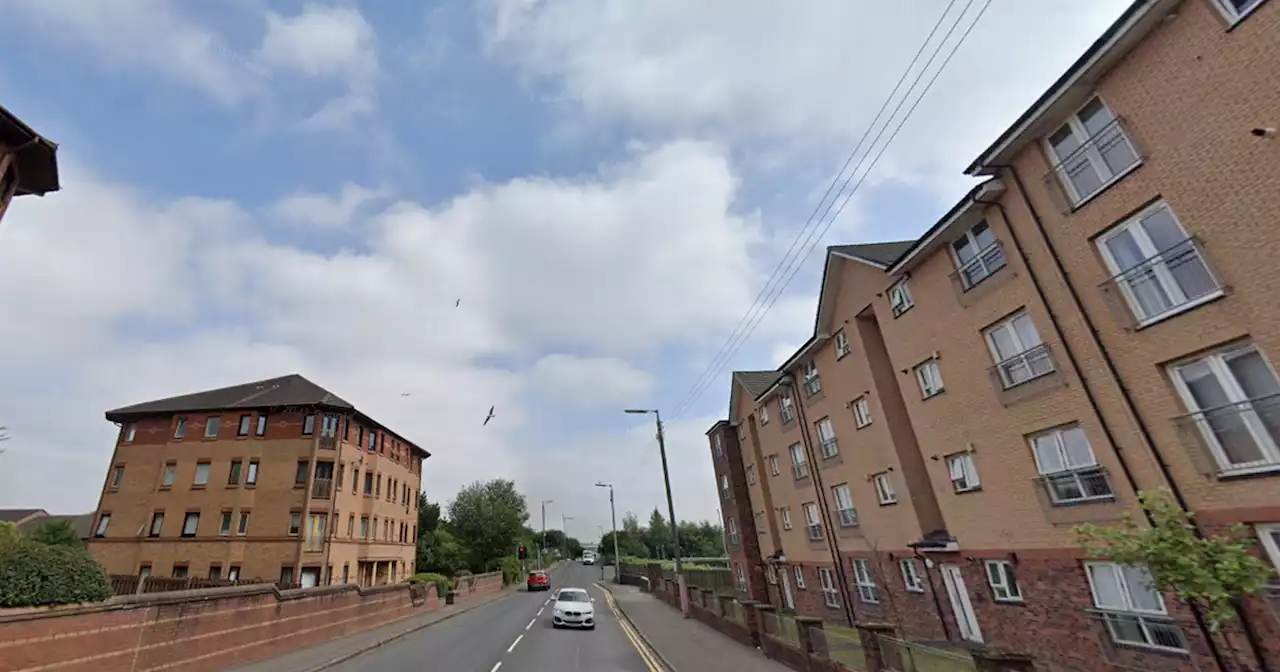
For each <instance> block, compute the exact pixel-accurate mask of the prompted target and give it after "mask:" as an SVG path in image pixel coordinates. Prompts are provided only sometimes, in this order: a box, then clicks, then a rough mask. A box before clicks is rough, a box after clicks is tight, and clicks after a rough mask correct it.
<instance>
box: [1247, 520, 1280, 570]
mask: <svg viewBox="0 0 1280 672" xmlns="http://www.w3.org/2000/svg"><path fill="white" fill-rule="evenodd" d="M1253 529H1254V532H1255V533H1256V534H1257V535H1258V540H1259V541H1261V542H1262V549H1263V551H1265V552H1266V555H1267V559H1268V560H1270V561H1271V565H1272V568H1273V569H1274V570H1275V572H1276V575H1277V576H1278V577H1280V539H1277V536H1280V523H1258V524H1256V525H1254V526H1253Z"/></svg>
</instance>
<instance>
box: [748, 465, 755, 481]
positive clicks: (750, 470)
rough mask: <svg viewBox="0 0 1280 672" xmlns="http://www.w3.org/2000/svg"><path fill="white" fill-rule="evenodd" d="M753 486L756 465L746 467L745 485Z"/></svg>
mask: <svg viewBox="0 0 1280 672" xmlns="http://www.w3.org/2000/svg"><path fill="white" fill-rule="evenodd" d="M755 484H756V465H754V464H748V465H747V485H755Z"/></svg>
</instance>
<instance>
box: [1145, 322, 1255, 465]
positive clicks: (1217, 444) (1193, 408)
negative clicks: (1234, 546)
mask: <svg viewBox="0 0 1280 672" xmlns="http://www.w3.org/2000/svg"><path fill="white" fill-rule="evenodd" d="M1250 352H1256V353H1257V354H1258V356H1259V358H1261V359H1262V362H1263V364H1264V365H1265V366H1266V367H1267V370H1268V371H1269V372H1270V373H1271V376H1272V377H1273V378H1274V379H1275V380H1276V381H1277V383H1280V376H1278V375H1277V374H1276V368H1275V366H1274V365H1273V364H1272V363H1271V358H1270V357H1268V356H1267V353H1266V352H1264V351H1263V350H1262V348H1260V347H1258V344H1257V343H1254V342H1249V343H1245V344H1241V345H1237V346H1233V347H1229V348H1223V349H1220V350H1216V351H1213V352H1209V353H1206V354H1204V355H1203V356H1200V357H1196V358H1193V359H1186V360H1182V361H1180V362H1176V363H1174V364H1171V365H1170V366H1169V377H1170V378H1171V379H1172V381H1173V386H1174V389H1176V390H1177V391H1178V396H1179V397H1180V398H1181V400H1182V404H1183V406H1184V407H1185V408H1186V409H1187V410H1188V411H1189V414H1190V415H1191V416H1196V415H1203V414H1206V413H1208V412H1211V411H1213V410H1215V409H1221V408H1229V407H1233V406H1234V407H1246V408H1242V410H1241V412H1240V417H1241V420H1242V422H1243V423H1244V426H1245V429H1246V430H1247V431H1248V433H1249V435H1250V437H1251V438H1252V439H1253V441H1254V445H1255V446H1256V447H1257V449H1258V452H1259V453H1261V454H1262V455H1263V459H1262V460H1258V461H1255V462H1244V463H1241V464H1240V465H1235V464H1232V463H1231V462H1230V461H1229V460H1228V459H1227V453H1226V450H1225V449H1224V448H1223V447H1222V443H1221V441H1220V440H1219V439H1218V436H1217V434H1215V433H1214V432H1213V431H1212V428H1210V427H1206V424H1207V423H1206V422H1205V421H1197V422H1196V426H1197V430H1198V431H1199V433H1200V436H1201V437H1203V438H1204V440H1205V443H1206V444H1207V445H1208V447H1209V452H1210V453H1211V454H1212V455H1213V459H1214V461H1215V462H1216V463H1217V466H1218V471H1219V473H1222V474H1232V475H1236V474H1253V473H1265V472H1270V471H1276V470H1278V469H1280V440H1277V438H1276V437H1273V436H1271V434H1270V432H1269V431H1268V429H1267V427H1266V426H1265V425H1263V424H1262V421H1261V420H1260V419H1259V418H1258V411H1257V410H1255V408H1254V406H1255V404H1254V402H1255V401H1258V400H1265V399H1267V397H1259V398H1258V399H1251V398H1249V396H1248V394H1247V393H1246V392H1245V390H1244V387H1243V386H1242V385H1241V384H1240V381H1239V380H1238V379H1237V378H1236V375H1235V372H1233V371H1232V370H1231V367H1230V366H1229V365H1228V361H1229V360H1230V359H1231V358H1233V357H1238V356H1242V355H1246V354H1248V353H1250ZM1202 362H1203V363H1205V364H1206V365H1207V366H1208V367H1209V370H1210V371H1211V372H1212V374H1213V377H1214V379H1215V380H1217V382H1218V385H1219V386H1220V387H1221V388H1222V391H1223V393H1224V394H1226V396H1227V398H1228V400H1229V401H1228V403H1227V405H1225V406H1214V407H1210V408H1208V409H1204V408H1200V405H1199V403H1198V402H1196V399H1195V397H1194V396H1193V395H1192V394H1191V388H1190V386H1189V385H1187V382H1186V380H1184V379H1183V377H1182V374H1181V371H1182V370H1183V369H1186V368H1188V367H1191V366H1193V365H1195V364H1199V363H1202ZM1224 374H1225V375H1224ZM1272 396H1273V397H1274V396H1275V395H1272Z"/></svg>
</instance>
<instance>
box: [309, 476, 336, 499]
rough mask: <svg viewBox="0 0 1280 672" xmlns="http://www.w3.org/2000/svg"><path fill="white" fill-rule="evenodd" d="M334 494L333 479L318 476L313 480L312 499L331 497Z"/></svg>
mask: <svg viewBox="0 0 1280 672" xmlns="http://www.w3.org/2000/svg"><path fill="white" fill-rule="evenodd" d="M332 496H333V479H332V478H317V479H315V480H314V481H312V482H311V498H312V499H329V498H330V497H332Z"/></svg>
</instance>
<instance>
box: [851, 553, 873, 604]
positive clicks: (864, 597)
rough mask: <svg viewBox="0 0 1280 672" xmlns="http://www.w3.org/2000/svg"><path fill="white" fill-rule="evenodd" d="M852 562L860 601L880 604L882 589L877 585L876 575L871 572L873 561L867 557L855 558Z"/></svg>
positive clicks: (854, 580)
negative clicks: (869, 560)
mask: <svg viewBox="0 0 1280 672" xmlns="http://www.w3.org/2000/svg"><path fill="white" fill-rule="evenodd" d="M852 564H853V582H854V585H855V586H857V588H858V601H859V602H866V603H867V604H880V589H879V588H877V587H876V577H875V574H873V573H872V572H871V563H870V562H868V561H867V560H866V559H865V558H854V559H853V562H852Z"/></svg>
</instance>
